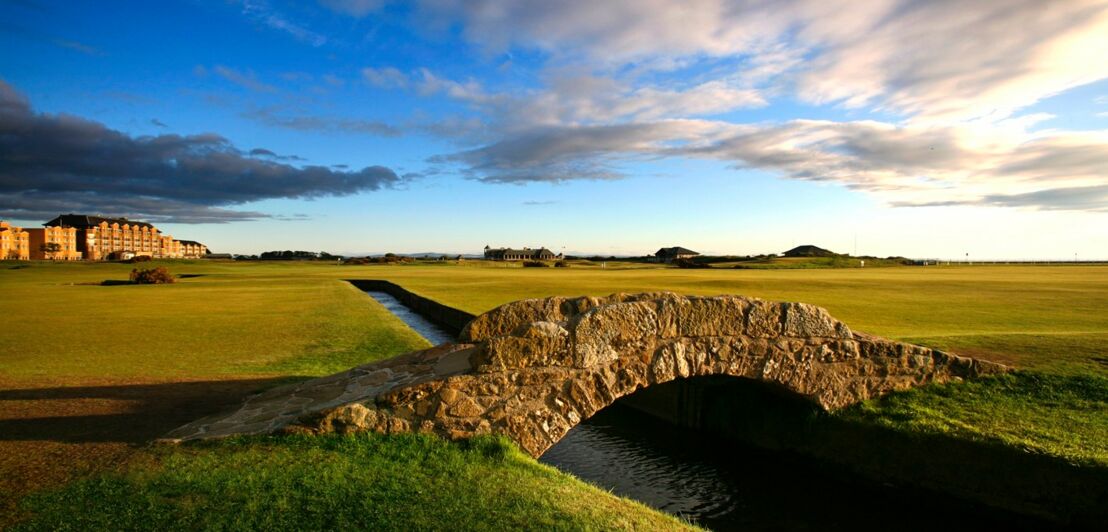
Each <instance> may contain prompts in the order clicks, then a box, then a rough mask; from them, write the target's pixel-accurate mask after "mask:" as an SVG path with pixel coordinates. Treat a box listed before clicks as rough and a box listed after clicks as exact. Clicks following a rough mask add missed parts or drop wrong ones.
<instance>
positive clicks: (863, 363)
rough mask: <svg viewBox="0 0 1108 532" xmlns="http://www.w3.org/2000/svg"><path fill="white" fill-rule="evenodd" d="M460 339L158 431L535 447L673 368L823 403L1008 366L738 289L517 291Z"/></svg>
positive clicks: (190, 436)
mask: <svg viewBox="0 0 1108 532" xmlns="http://www.w3.org/2000/svg"><path fill="white" fill-rule="evenodd" d="M459 340H460V342H461V343H458V344H444V345H441V346H437V347H434V348H431V349H427V350H424V351H417V352H414V353H409V354H406V355H402V356H399V357H396V358H393V359H390V360H385V361H381V362H376V363H373V364H367V365H364V366H359V367H356V368H353V369H351V370H348V371H345V372H342V373H339V374H336V375H332V376H329V377H323V378H320V379H315V380H311V381H307V382H304V383H300V384H297V385H293V386H289V387H284V388H280V389H275V390H272V391H270V392H267V393H265V394H263V395H259V396H256V397H253V398H251V399H249V400H248V401H247V402H246V403H245V404H244V405H243V406H242V407H240V408H239V409H237V410H235V411H234V412H229V413H226V414H222V415H219V416H214V417H212V418H207V419H203V420H199V421H197V422H194V423H191V424H189V425H186V426H185V427H181V428H180V429H178V430H176V431H174V432H173V433H172V434H170V435H169V436H168V439H170V440H173V441H182V440H194V439H204V438H214V437H223V436H228V435H232V434H257V433H274V432H309V433H324V432H352V431H363V430H374V431H379V432H385V433H390V432H409V431H419V432H428V433H435V434H439V435H442V436H445V437H448V438H465V437H469V436H472V435H475V434H483V433H501V434H506V435H507V436H509V437H510V438H512V439H513V440H515V441H516V442H517V443H518V444H519V445H520V447H522V448H523V449H524V450H526V451H527V452H528V453H530V454H531V455H533V456H539V455H541V454H542V453H543V452H544V451H546V449H548V448H549V447H550V446H551V445H553V444H554V443H555V442H557V441H558V440H559V439H561V437H562V436H563V435H565V433H566V432H567V431H568V430H569V429H570V428H572V427H573V426H575V425H577V424H578V423H579V422H580V421H581V420H583V419H586V418H588V417H589V416H591V415H592V414H593V413H595V412H596V411H598V410H600V409H601V408H604V407H606V406H608V405H609V404H611V403H612V402H613V401H615V400H616V399H618V398H620V397H623V396H625V395H628V394H631V393H633V392H635V391H636V390H638V389H641V388H644V387H648V386H651V385H653V384H657V383H662V382H668V381H672V380H674V379H680V378H685V377H691V376H700V375H730V376H734V377H741V378H748V379H755V380H760V381H765V382H769V383H774V384H776V385H778V386H779V387H781V388H783V389H785V390H788V391H789V392H791V393H793V394H796V395H797V396H799V397H803V398H805V399H807V400H810V401H812V402H813V403H814V404H816V405H818V406H820V407H822V408H824V409H828V410H830V409H835V408H840V407H843V406H846V405H849V404H852V403H855V402H857V401H862V400H865V399H868V398H870V397H876V396H880V395H882V394H885V393H888V392H890V391H893V390H902V389H906V388H911V387H913V386H920V385H923V384H927V383H930V382H945V381H950V380H958V379H964V378H973V377H977V376H980V375H984V374H989V373H996V372H1002V371H1006V369H1007V368H1005V367H1004V366H1001V365H999V364H995V363H990V362H985V361H979V360H974V359H971V358H965V357H960V356H956V355H952V354H949V353H944V352H942V351H937V350H933V349H928V348H924V347H919V346H914V345H909V344H903V343H898V342H892V341H888V340H884V339H881V338H877V337H874V336H870V335H866V334H862V333H857V332H853V331H851V330H850V329H849V328H848V327H847V326H846V325H845V324H844V323H842V322H840V321H838V320H836V319H834V318H832V317H831V316H830V315H829V314H828V313H827V311H825V310H824V309H822V308H819V307H814V306H811V305H806V304H802V303H779V302H769V301H763V300H759V299H751V298H744V297H738V296H717V297H693V296H688V297H686V296H679V295H676V294H672V293H647V294H615V295H611V296H608V297H603V298H592V297H580V298H560V297H554V298H547V299H534V300H524V301H517V302H515V303H509V304H507V305H504V306H502V307H499V308H497V309H494V310H492V311H490V312H488V313H485V314H483V315H481V316H478V317H477V318H475V319H473V320H472V321H470V322H469V324H468V325H466V326H465V327H464V328H463V329H462V331H461V333H460V337H459Z"/></svg>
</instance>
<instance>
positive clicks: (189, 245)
mask: <svg viewBox="0 0 1108 532" xmlns="http://www.w3.org/2000/svg"><path fill="white" fill-rule="evenodd" d="M180 242H181V256H182V257H184V258H186V259H198V258H201V257H205V256H207V254H208V246H205V245H204V244H201V243H200V242H197V241H195V240H181V241H180Z"/></svg>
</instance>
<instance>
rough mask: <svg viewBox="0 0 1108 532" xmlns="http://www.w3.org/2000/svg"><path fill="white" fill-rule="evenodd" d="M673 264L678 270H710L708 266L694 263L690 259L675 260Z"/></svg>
mask: <svg viewBox="0 0 1108 532" xmlns="http://www.w3.org/2000/svg"><path fill="white" fill-rule="evenodd" d="M673 264H674V265H675V266H677V267H678V268H691V269H694V270H697V269H705V268H711V267H712V266H711V265H709V264H702V263H699V262H694V261H692V260H690V259H677V260H675V261H673Z"/></svg>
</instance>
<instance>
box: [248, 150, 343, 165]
mask: <svg viewBox="0 0 1108 532" xmlns="http://www.w3.org/2000/svg"><path fill="white" fill-rule="evenodd" d="M250 156H251V157H269V158H271V159H276V160H278V161H306V160H307V159H305V158H303V157H301V156H299V155H278V154H277V153H275V152H274V151H273V150H267V149H265V148H254V149H252V150H250ZM331 167H332V168H334V167H335V165H331Z"/></svg>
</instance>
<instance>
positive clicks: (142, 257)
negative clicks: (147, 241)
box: [123, 255, 151, 264]
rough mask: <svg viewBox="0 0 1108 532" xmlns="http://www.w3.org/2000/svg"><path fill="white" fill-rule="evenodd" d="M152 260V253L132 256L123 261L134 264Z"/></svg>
mask: <svg viewBox="0 0 1108 532" xmlns="http://www.w3.org/2000/svg"><path fill="white" fill-rule="evenodd" d="M150 260H151V257H150V255H135V256H134V257H131V258H129V259H127V260H125V261H123V262H126V263H127V264H134V263H136V262H150Z"/></svg>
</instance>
